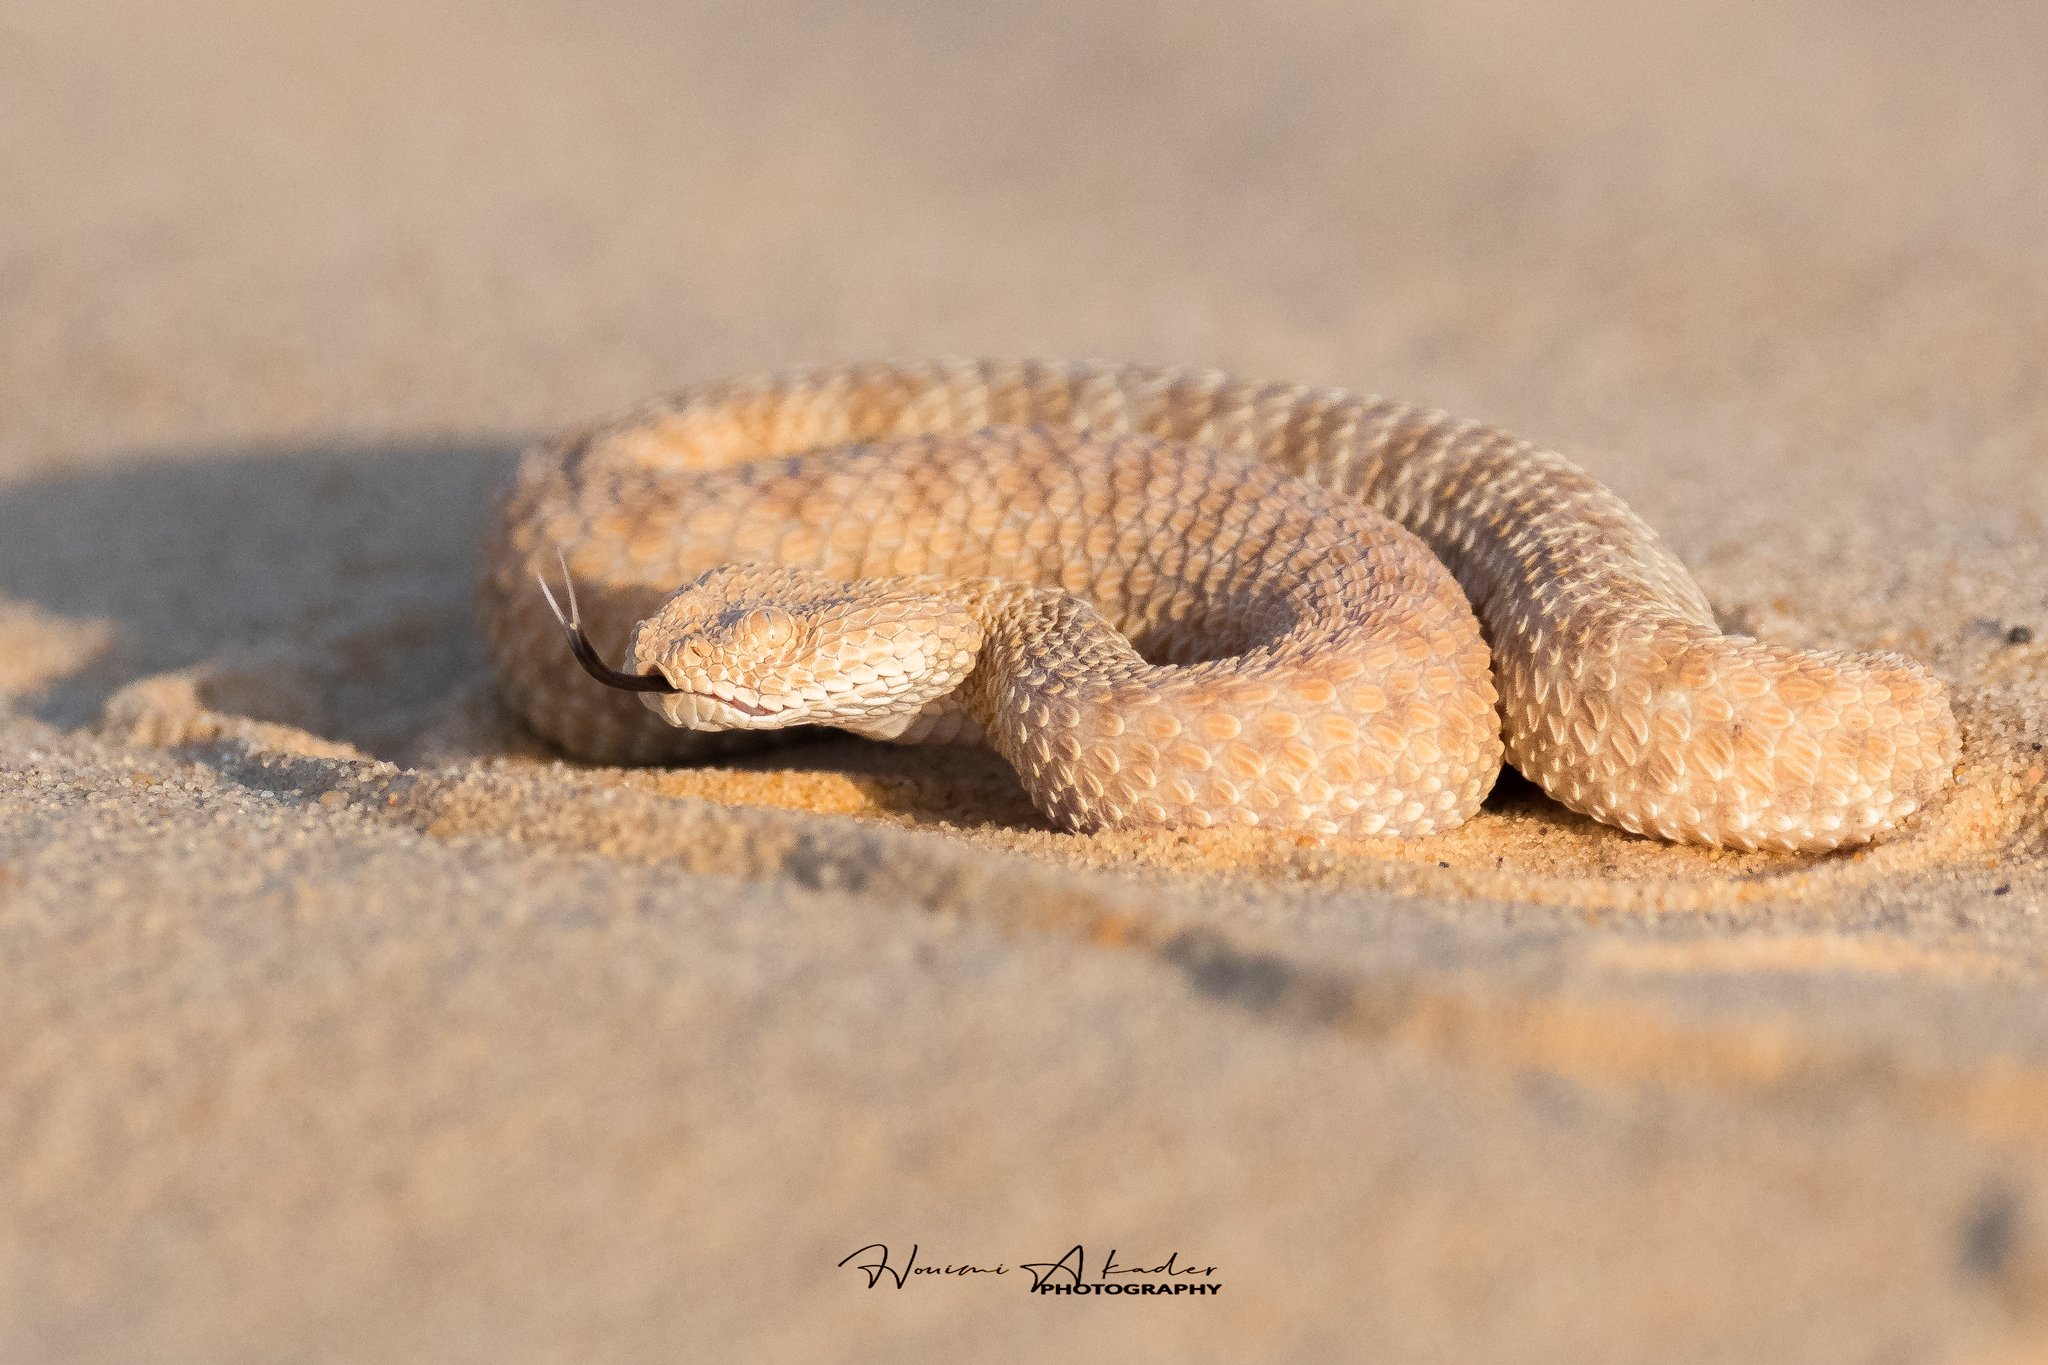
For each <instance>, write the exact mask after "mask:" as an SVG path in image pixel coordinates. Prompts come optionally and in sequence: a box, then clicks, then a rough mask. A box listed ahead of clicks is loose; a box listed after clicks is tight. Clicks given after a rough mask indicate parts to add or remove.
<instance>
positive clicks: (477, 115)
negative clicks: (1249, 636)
mask: <svg viewBox="0 0 2048 1365" xmlns="http://www.w3.org/2000/svg"><path fill="white" fill-rule="evenodd" d="M2044 58H2048V9H2044V8H2043V7H2041V6H2039V5H2028V4H2020V3H1992V4H1983V5H1970V6H1955V5H1944V4H1938V3H1933V2H1932V0H1913V2H1909V3H1897V4H1888V5H1860V6H1859V5H1846V4H1826V3H1818V2H1817V0H1816V2H1813V3H1809V2H1808V0H1793V3H1791V4H1788V5H1781V6H1770V7H1761V6H1759V7H1754V8H1748V7H1745V8H1742V9H1740V10H1738V9H1734V8H1730V7H1726V6H1718V5H1713V4H1710V3H1706V2H1705V0H1688V3H1683V4H1675V5H1641V4H1634V3H1622V0H1556V2H1555V3H1550V4H1541V5H1529V6H1496V5H1489V4H1483V3H1477V0H1451V3H1445V4H1432V5H1423V4H1410V5H1360V4H1355V3H1350V2H1349V0H1320V2H1318V0H1301V3H1287V4H1284V5H1278V6H1273V5H1253V4H1237V5H1228V4H1207V3H1187V2H1186V0H1182V2H1181V3H1174V4H1164V3H1161V4H1128V5H1100V4H1090V3H1082V2H1081V0H1074V2H1073V3H1039V4H1032V5H1028V6H1017V7H1013V6H974V5H949V4H939V3H932V4H909V3H905V4H879V5H862V6H823V5H794V6H766V7H763V6H750V5H679V4H667V3H655V0H602V2H601V3H596V4H591V5H582V6H577V5H569V4H546V3H539V2H537V0H509V2H507V3H496V4H488V5H487V4H483V3H480V2H479V3H470V2H469V0H445V2H443V3H435V4H429V5H419V4H401V3H398V2H397V0H352V2H351V3H347V4H342V3H329V4H316V3H283V4H275V3H272V4H259V3H256V2H255V0H190V2H189V3H186V4H182V5H178V6H157V5H147V4H142V3H137V2H136V0H78V2H77V3H69V4H62V5H55V4H44V5H33V4H26V3H24V4H13V5H6V6H0V184H4V185H6V186H7V187H8V188H9V190H10V191H11V192H10V193H9V194H8V195H7V204H8V208H7V212H6V215H5V219H4V222H0V305H4V306H0V1359H4V1360H6V1361H10V1362H31V1361H45V1360H47V1361H57V1360H65V1361H84V1360H148V1361H152V1362H186V1361H190V1362H208V1363H209V1365H221V1363H223V1362H243V1361H247V1362H267V1361H281V1360H292V1361H304V1362H322V1361H335V1362H341V1361H369V1360H380V1361H381V1360H417V1361H429V1360H431V1361H451V1362H454V1361H472V1360H473V1361H486V1360H488V1361H500V1362H501V1361H552V1360H565V1361H566V1360H577V1361H669V1360H678V1359H695V1360H733V1361H739V1360H825V1359H833V1360H852V1361H897V1360H942V1359H945V1360H976V1361H1004V1360H1044V1359H1053V1358H1061V1357H1068V1356H1071V1357H1076V1358H1105V1359H1108V1358H1115V1359H1152V1358H1169V1357H1171V1358H1175V1359H1181V1360H1198V1359H1204V1360H1206V1359H1213V1360H1219V1361H1231V1362H1248V1361H1323V1360H1338V1359H1371V1360H1399V1359H1416V1360H1445V1361H1482V1360H1485V1361H1505V1360H1530V1361H1559V1362H1598V1361H1617V1362H1625V1361H1626V1362H1637V1361H1647V1360H1657V1361H1670V1362H1678V1361H1743V1362H1757V1361H1772V1362H1804V1361H1816V1362H1818V1361H1879V1360H1883V1361H1901V1362H1904V1361H1915V1362H1919V1361H1967V1362H2019V1361H2025V1360H2037V1359H2044V1358H2048V993H2044V989H2043V987H2044V984H2048V916H2044V913H2043V906H2044V904H2048V862H2044V834H2048V754H2044V751H2043V749H2042V745H2043V743H2044V742H2048V704H2044V701H2048V554H2044V550H2043V538H2042V525H2043V516H2044V514H2048V479H2044V478H2043V477H2042V471H2043V468H2044V461H2048V383H2044V382H2043V374H2044V370H2043V357H2044V356H2048V229H2044V224H2048V177H2044V176H2043V175H2042V174H2041V168H2042V166H2044V165H2048V82H2044V81H2043V80H2042V76H2041V72H2042V68H2043V60H2044ZM978 354H990V355H1002V356H1019V355H1038V356H1090V357H1106V358H1121V359H1135V360H1144V361H1150V362H1157V363H1172V364H1202V365H1213V366H1217V367H1220V368H1226V369H1230V370H1234V371H1238V372H1242V373H1247V374H1254V375H1263V376H1271V377H1276V378H1287V379H1295V380H1301V381H1304V382H1313V383H1319V384H1342V385H1346V386H1350V387H1355V388H1361V389H1367V390H1373V391H1378V392H1384V393H1388V394H1393V395H1397V396H1400V397H1403V398H1408V399H1413V400H1418V401H1424V402H1429V403H1433V404H1437V405H1439V406H1443V407H1446V408H1449V409H1452V410H1454V411H1457V412H1460V413H1463V414H1467V415H1470V416H1474V417H1478V418H1482V419H1485V420H1489V421H1492V422H1496V423H1499V424H1501V425H1504V426H1507V427H1509V428H1511V429H1513V430H1517V431H1520V432H1523V433H1526V434H1528V435H1531V436H1533V437H1537V438H1539V439H1542V440H1544V441H1546V442H1549V443H1551V444H1553V445H1555V446H1556V447H1557V448H1559V449H1561V450H1563V451H1564V452H1566V453H1567V454H1568V455H1570V456H1571V457H1573V458H1574V459H1576V460H1578V461H1579V462H1580V463H1582V464H1583V465H1585V466H1586V467H1587V468H1589V469H1590V470H1592V471H1593V472H1594V473H1595V474H1596V475H1598V476H1599V477H1601V478H1603V479H1604V480H1606V481H1608V482H1609V483H1610V484H1612V485H1613V486H1614V487H1615V488H1617V489H1618V490H1619V491H1620V492H1621V493H1622V494H1623V495H1624V496H1626V497H1628V498H1629V499H1630V500H1631V501H1632V502H1633V503H1634V504H1635V505H1636V507H1637V508H1638V509H1639V510H1640V511H1641V512H1642V513H1643V514H1644V515H1645V516H1646V517H1647V518H1648V519H1649V520H1650V521H1651V522H1652V523H1653V524H1655V525H1657V526H1658V527H1659V528H1660V529H1661V530H1662V531H1663V532H1664V534H1665V535H1666V536H1667V537H1668V538H1669V539H1670V540H1671V542H1672V543H1673V544H1674V545H1675V546H1676V548H1677V549H1678V551H1679V552H1680V554H1681V555H1682V556H1683V557H1684V558H1685V559H1686V560H1687V562H1688V563H1690V564H1691V565H1692V566H1694V568H1695V569H1696V570H1697V572H1698V575H1699V577H1700V579H1701V581H1702V583H1703V584H1704V586H1705V587H1706V589H1707V591H1708V593H1709V595H1710V596H1711V598H1712V600H1713V602H1714V605H1715V608H1716V610H1717V611H1718V612H1720V613H1721V615H1722V616H1723V618H1724V620H1725V621H1726V623H1727V624H1728V625H1729V626H1730V627H1731V628H1732V629H1738V630H1742V631H1746V632H1750V633H1754V634H1757V635H1760V636H1763V637H1765V638H1768V639H1771V640H1775V641H1779V642H1783V643H1787V644H1794V645H1816V646H1844V647H1869V648H1892V649H1898V650H1902V651H1906V652H1909V653H1911V654H1913V655H1916V656H1918V657H1920V658H1923V659H1925V660H1927V661H1929V662H1930V663H1932V664H1933V665H1934V666H1935V667H1936V668H1937V669H1938V670H1939V671H1940V672H1941V674H1942V675H1943V676H1944V677H1945V678H1947V679H1948V680H1949V681H1950V683H1951V684H1952V686H1953V688H1954V692H1955V696H1956V702H1957V709H1958V713H1959V715H1960V718H1961V721H1962V724H1963V727H1964V732H1965V737H1966V739H1965V753H1964V757H1963V762H1962V764H1961V767H1960V771H1959V777H1958V781H1957V785H1956V787H1955V788H1954V790H1953V792H1952V794H1951V796H1950V797H1949V799H1948V800H1946V801H1945V802H1944V803H1943V804H1941V805H1940V806H1939V807H1938V808H1936V809H1935V810H1932V811H1930V812H1928V813H1926V814H1925V815H1924V816H1922V817H1921V818H1919V819H1917V820H1916V821H1915V822H1914V823H1913V824H1912V825H1911V826H1910V827H1909V828H1908V829H1906V830H1905V831H1904V832H1902V833H1901V834H1900V835H1899V836H1898V837H1896V838H1894V839H1891V840H1889V841H1887V842H1885V843H1883V844H1881V845H1879V846H1877V847H1874V848H1872V849H1869V850H1866V851H1861V852H1856V853H1851V854H1844V855H1836V856H1827V857H1792V856H1772V855H1742V854H1735V853H1725V852H1715V851H1710V850H1701V849H1686V848H1674V847H1670V846H1666V845H1663V844H1659V843H1656V842H1652V841H1648V840H1644V839H1639V838H1634V837H1631V836H1628V835H1625V834H1622V833H1620V832H1618V831H1614V830H1610V829H1606V828H1602V827H1599V826H1596V825H1593V824H1590V823H1589V822H1587V821H1585V820H1583V819H1581V818H1579V817H1577V816H1573V815H1571V814H1570V813H1568V812H1566V811H1564V810H1563V809H1562V808H1561V807H1559V806H1557V805H1555V804H1553V803H1551V802H1550V801H1548V800H1547V799H1545V798H1544V797H1543V796H1542V795H1541V794H1540V793H1538V792H1536V791H1535V790H1534V789H1533V788H1531V787H1529V786H1528V785H1527V784H1524V783H1521V782H1519V781H1517V780H1514V779H1512V778H1509V779H1506V780H1504V781H1503V783H1502V785H1501V789H1500V790H1499V791H1498V792H1497V793H1496V795H1495V796H1494V798H1493V799H1492V800H1491V801H1490V802H1489V804H1488V806H1487V808H1486V810H1485V811H1484V812H1483V813H1482V814H1481V816H1480V817H1479V818H1478V819H1476V820H1474V821H1473V822H1472V823H1471V824H1469V825H1468V826H1466V827H1465V828H1463V829H1461V830H1459V831H1457V832H1455V833H1453V834H1450V835H1447V836H1444V837H1440V838H1435V839H1429V840H1423V841H1416V842H1412V843H1400V842H1392V841H1377V842H1376V841H1362V842H1357V843H1351V844H1339V843H1325V842H1317V841H1314V840H1307V839H1300V840H1297V839H1279V838H1274V837H1264V838H1259V837H1253V836H1251V835H1236V836H1223V835H1216V836H1207V835H1204V836H1197V835H1138V834H1105V835H1100V836H1092V837H1090V836H1075V835H1068V834H1062V833H1058V832H1055V831H1053V830H1052V829H1050V828H1048V827H1047V826H1045V825H1044V824H1043V823H1042V822H1041V821H1040V820H1039V819H1038V818H1037V817H1036V816H1035V815H1034V814H1033V813H1032V811H1031V809H1030V807H1029V805H1028V804H1027V803H1026V802H1025V801H1024V799H1023V797H1022V795H1021V793H1020V792H1019V791H1018V790H1017V788H1016V786H1015V784H1014V782H1012V781H1011V780H1009V777H1008V774H1007V773H1006V771H1005V770H1004V769H1003V768H1002V766H1001V765H1000V763H997V762H994V761H992V760H989V759H986V758H982V757H977V756H974V755H968V754H959V753H948V752H942V751H905V750H894V749H890V748H887V747H884V746H874V745H867V744H863V743H860V742H858V741H853V740H844V741H835V742H829V743H814V744H809V745H805V746H802V747H798V748H794V749H785V750H779V751H775V752H770V753H764V754H761V755H759V756H752V757H749V758H747V759H745V760H744V761H741V762H735V763H732V764H729V765H725V766H720V767H715V768H705V769H694V770H676V771H660V772H625V771H608V770H601V769H592V768H584V767H578V766H576V765H572V764H567V763H564V762H561V761H559V760H557V759H556V758H555V757H554V756H552V755H550V754H548V753H546V752H545V751H544V750H541V749H539V748H538V747H537V746H535V745H534V744H533V743H532V742H531V741H529V740H527V739H525V738H524V737H523V736H522V735H521V734H520V733H519V731H518V730H517V728H516V727H514V726H512V725H511V724H510V723H509V722H508V721H507V720H506V719H505V717H504V716H503V714H502V713H500V712H499V711H498V709H497V707H496V705H495V703H494V701H493V699H492V695H491V691H490V685H489V679H488V678H487V676H486V675H485V673H484V671H483V667H482V663H481V651H480V646H479V642H478V639H477V636H476V631H475V626H474V621H473V613H472V608H471V592H472V585H473V582H474V577H475V566H476V553H477V536H478V532H479V528H480V526H481V525H482V522H483V519H484V518H485V516H486V515H487V511H488V508H489V505H490V499H491V496H492V491H493V489H494V488H495V487H496V486H497V485H498V483H499V481H500V480H502V479H503V478H504V477H505V475H506V473H507V471H508V469H509V466H510V462H511V460H512V459H513V457H514V456H515V455H516V453H517V451H518V450H519V448H520V447H521V445H522V444H523V443H524V442H526V441H528V440H530V439H532V438H534V437H535V436H536V435H538V434H540V433H544V432H547V431H550V430H553V429H557V428H559V427H562V426H565V425H569V424H574V423H580V422H583V421H587V420H590V419H593V418H596V417H599V416H602V415H605V414H608V413H610V412H613V411H616V410H618V409H620V408H623V407H626V406H629V405H631V404H632V403H634V402H636V401H638V400H640V399H642V398H644V397H646V396H648V395H650V394H654V393H658V392H661V391H664V390H666V389H670V388H673V387H676V386H679V385H680V384H682V383H684V382H686V381H690V380H695V379H702V378H707V377H712V376H717V375H720V374H725V373H731V372H738V371H749V372H751V371H758V370H768V369H775V368H779V367H785V366H789V365H794V364H801V363H809V362H820V361H832V360H842V359H857V358H867V357H917V356H924V355H978ZM873 1243H886V1244H888V1245H889V1246H890V1247H891V1256H892V1258H893V1262H894V1263H895V1264H899V1265H900V1264H902V1263H903V1261H904V1259H905V1258H906V1257H907V1256H908V1254H909V1250H910V1247H911V1245H912V1244H913V1243H915V1244H916V1245H917V1247H918V1248H919V1257H920V1261H919V1264H921V1265H925V1266H940V1265H946V1264H955V1265H959V1264H974V1265H979V1266H983V1267H989V1268H993V1267H994V1266H997V1265H1002V1266H1004V1267H1005V1272H1004V1273H1003V1274H1001V1275H997V1274H981V1275H972V1276H968V1275H960V1276H949V1277H930V1278H924V1277H919V1278H915V1279H912V1280H911V1281H910V1282H909V1283H908V1284H907V1285H906V1286H905V1287H903V1288H901V1289H898V1288H896V1287H895V1286H894V1285H893V1283H892V1282H890V1281H888V1280H884V1281H882V1282H881V1284H880V1286H879V1287H877V1288H873V1289H870V1288H869V1287H868V1286H867V1283H866V1277H865V1276H863V1275H862V1274H861V1273H860V1272H859V1271H857V1270H856V1269H854V1268H851V1267H841V1266H840V1265H839V1262H840V1261H841V1260H842V1258H845V1257H846V1256H847V1255H848V1254H849V1253H852V1252H854V1251H855V1250H856V1249H858V1248H862V1247H864V1246H867V1245H869V1244H873ZM1075 1245H1085V1246H1086V1247H1087V1248H1088V1254H1089V1256H1090V1257H1091V1258H1092V1259H1091V1261H1090V1266H1091V1271H1092V1270H1093V1268H1094V1267H1096V1266H1099V1264H1100V1261H1099V1258H1100V1257H1101V1256H1102V1255H1103V1254H1105V1253H1108V1252H1110V1251H1111V1250H1112V1249H1114V1251H1115V1253H1116V1255H1117V1257H1118V1260H1119V1261H1120V1262H1122V1263H1123V1264H1124V1265H1127V1266H1128V1265H1134V1264H1135V1265H1143V1266H1151V1265H1156V1264H1157V1263H1159V1262H1162V1261H1164V1260H1165V1259H1166V1258H1167V1256H1168V1255H1169V1254H1176V1255H1177V1257H1178V1262H1177V1263H1178V1264H1179V1265H1181V1266H1187V1265H1197V1266H1202V1267H1207V1266H1214V1267H1216V1273H1215V1275H1214V1276H1213V1277H1208V1279H1207V1282H1212V1283H1216V1284H1219V1285H1220V1286H1221V1289H1220V1292H1218V1293H1217V1294H1215V1295H1213V1296H1202V1297H1199V1298H1196V1297H1175V1298H1171V1299H1162V1298H1157V1297H1150V1296H1147V1297H1121V1298H1114V1299H1110V1298H1098V1299H1087V1300H1084V1299H1078V1298H1057V1299H1055V1298H1047V1297H1042V1296H1034V1295H1032V1294H1030V1293H1028V1292H1027V1286H1028V1283H1029V1280H1028V1275H1027V1273H1026V1272H1023V1271H1022V1270H1020V1269H1019V1267H1020V1266H1021V1265H1022V1264H1023V1263H1026V1262H1042V1261H1053V1260H1056V1259H1058V1258H1059V1257H1060V1256H1061V1255H1062V1254H1063V1253H1065V1252H1067V1251H1068V1249H1069V1248H1071V1247H1073V1246H1075Z"/></svg>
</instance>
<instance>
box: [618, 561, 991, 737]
mask: <svg viewBox="0 0 2048 1365" xmlns="http://www.w3.org/2000/svg"><path fill="white" fill-rule="evenodd" d="M981 638H982V632H981V626H980V623H979V621H978V620H977V619H976V618H975V617H974V616H973V614H972V613H970V612H969V611H968V609H967V608H966V607H964V606H962V605H960V604H958V603H957V602H955V601H953V600H951V599H949V598H948V597H947V596H946V595H944V593H943V592H942V591H940V584H938V583H937V582H936V581H935V580H932V579H908V578H874V579H863V580H860V581H858V582H853V583H846V582H841V581H838V580H836V579H831V578H827V577H825V576H824V575H822V574H817V573H813V572H811V571H809V570H805V569H793V568H784V567H780V566H773V565H748V564H735V565H727V566H725V567H722V568H717V569H713V570H712V571H711V572H709V573H707V574H705V575H704V576H703V577H701V578H699V579H697V580H696V581H695V582H694V583H691V584H689V585H688V586H686V587H684V588H681V589H679V590H678V591H676V592H675V593H673V594H671V595H670V596H669V597H668V599H667V600H665V601H664V602H663V603H662V604H661V605H660V606H659V607H658V608H656V609H655V611H654V613H653V614H652V615H651V616H648V617H647V618H646V619H645V620H643V621H641V622H640V624H639V625H637V626H635V627H634V629H633V636H632V639H631V641H630V643H629V644H628V646H627V654H628V659H627V664H626V671H627V672H628V673H636V674H655V675H659V676H660V677H661V678H662V679H664V680H666V682H667V684H668V687H667V688H665V689H662V690H658V691H657V690H653V689H647V690H644V691H643V692H642V696H641V700H642V701H644V702H645V703H646V704H647V706H648V708H649V709H650V710H653V711H655V712H657V713H658V714H660V715H661V716H662V717H663V718H664V719H666V720H667V721H668V722H669V724H671V725H675V726H679V727H681V728H684V729H691V730H780V729H786V728H788V727H790V726H794V725H833V726H838V727H840V728H842V729H850V730H856V731H859V732H860V733H863V734H876V735H881V736H883V737H887V736H888V735H889V734H891V733H892V732H894V731H900V729H901V728H902V725H903V724H905V723H907V722H908V720H909V719H910V718H911V717H912V716H915V715H916V714H917V713H918V712H919V711H920V710H922V709H923V708H924V707H925V706H926V705H927V704H928V703H930V702H933V701H936V700H937V699H938V698H940V697H943V696H945V695H946V694H947V693H949V692H951V691H952V690H953V689H954V688H955V687H957V686H959V684H960V682H961V681H962V680H963V679H964V678H966V676H967V674H968V673H969V672H970V671H972V669H973V667H974V657H975V652H976V651H977V650H978V649H979V648H980V647H981ZM669 689H673V690H669Z"/></svg>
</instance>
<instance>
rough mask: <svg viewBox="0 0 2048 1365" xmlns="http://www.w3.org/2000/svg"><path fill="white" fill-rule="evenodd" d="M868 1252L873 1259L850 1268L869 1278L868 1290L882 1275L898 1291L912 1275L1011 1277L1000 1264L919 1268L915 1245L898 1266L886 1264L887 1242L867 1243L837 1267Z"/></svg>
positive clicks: (921, 1266) (887, 1257)
mask: <svg viewBox="0 0 2048 1365" xmlns="http://www.w3.org/2000/svg"><path fill="white" fill-rule="evenodd" d="M870 1252H872V1253H873V1258H872V1259H870V1260H866V1261H861V1262H859V1263H858V1264H856V1265H855V1266H854V1267H853V1268H854V1269H855V1270H858V1271H860V1272H862V1273H863V1274H865V1275H866V1276H867V1277H868V1288H870V1289H873V1288H874V1287H875V1286H876V1285H878V1284H880V1283H881V1282H882V1277H883V1276H884V1275H886V1276H888V1277H889V1278H890V1279H892V1280H894V1281H895V1282H896V1287H897V1288H898V1289H901V1288H903V1286H904V1285H906V1284H908V1283H910V1277H911V1276H913V1275H1007V1274H1009V1273H1010V1268H1009V1267H1008V1266H1006V1265H1002V1264H1000V1263H998V1264H996V1265H992V1266H991V1265H966V1264H960V1265H919V1264H918V1263H917V1253H918V1244H917V1243H915V1242H912V1243H911V1244H910V1255H909V1256H907V1257H905V1258H904V1261H903V1264H902V1265H901V1266H895V1265H891V1264H890V1263H889V1245H888V1243H886V1242H870V1243H868V1244H867V1245H866V1246H864V1247H861V1248H859V1249H858V1250H856V1251H850V1252H848V1253H847V1254H846V1255H845V1256H844V1257H843V1258H842V1259H841V1260H840V1262H839V1264H841V1265H845V1264H846V1263H847V1262H848V1261H851V1260H853V1258H854V1257H856V1256H866V1255H868V1254H869V1253H870Z"/></svg>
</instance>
